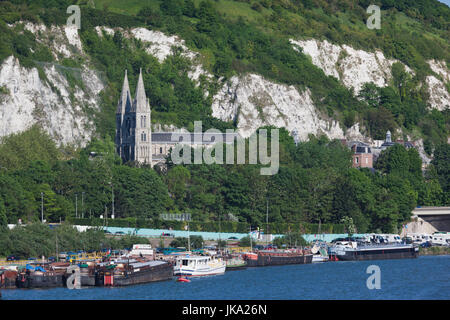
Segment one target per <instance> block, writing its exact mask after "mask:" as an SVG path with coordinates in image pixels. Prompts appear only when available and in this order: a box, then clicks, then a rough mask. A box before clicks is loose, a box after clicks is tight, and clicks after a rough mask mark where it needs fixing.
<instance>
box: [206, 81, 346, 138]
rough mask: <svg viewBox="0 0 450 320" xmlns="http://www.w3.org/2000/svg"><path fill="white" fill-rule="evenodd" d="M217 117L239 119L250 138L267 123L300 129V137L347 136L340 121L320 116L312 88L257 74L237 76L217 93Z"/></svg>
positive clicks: (239, 128)
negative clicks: (271, 79) (298, 88)
mask: <svg viewBox="0 0 450 320" xmlns="http://www.w3.org/2000/svg"><path fill="white" fill-rule="evenodd" d="M212 110H213V113H212V114H213V116H214V117H216V118H219V119H221V120H224V121H235V122H236V123H237V127H238V131H239V133H240V135H241V136H243V137H249V136H250V135H251V134H252V133H253V132H254V131H255V130H256V129H257V128H259V127H262V126H264V125H273V126H276V127H284V128H286V130H288V131H289V132H292V131H293V130H294V129H296V130H297V131H298V135H299V138H300V139H301V140H306V139H307V138H308V134H315V135H320V134H325V135H327V136H328V137H329V138H331V139H333V138H343V137H344V132H343V131H342V129H341V128H340V126H339V124H338V122H337V121H334V120H332V119H325V118H324V117H321V116H320V115H319V112H318V110H317V109H316V108H315V106H314V103H313V101H312V99H311V94H310V92H309V91H308V90H305V91H303V92H301V91H299V90H297V88H295V87H294V86H287V85H283V84H276V83H273V82H270V81H268V80H266V79H264V78H263V77H262V76H260V75H257V74H247V75H243V76H240V77H237V76H234V77H232V78H231V79H230V80H229V81H228V82H227V83H225V84H224V85H223V87H222V89H221V90H220V91H219V92H218V93H217V94H216V95H215V96H214V101H213V105H212Z"/></svg>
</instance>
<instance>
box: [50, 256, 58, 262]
mask: <svg viewBox="0 0 450 320" xmlns="http://www.w3.org/2000/svg"><path fill="white" fill-rule="evenodd" d="M48 261H49V262H55V261H56V258H55V257H49V258H48Z"/></svg>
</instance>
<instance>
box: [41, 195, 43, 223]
mask: <svg viewBox="0 0 450 320" xmlns="http://www.w3.org/2000/svg"><path fill="white" fill-rule="evenodd" d="M41 221H42V223H44V193H43V192H41Z"/></svg>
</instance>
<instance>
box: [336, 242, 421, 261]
mask: <svg viewBox="0 0 450 320" xmlns="http://www.w3.org/2000/svg"><path fill="white" fill-rule="evenodd" d="M329 253H330V256H331V257H335V259H336V258H337V260H340V261H361V260H385V259H410V258H417V257H418V256H419V248H418V247H416V246H414V245H413V244H370V245H367V244H360V243H358V242H337V243H336V245H335V246H333V247H330V252H329Z"/></svg>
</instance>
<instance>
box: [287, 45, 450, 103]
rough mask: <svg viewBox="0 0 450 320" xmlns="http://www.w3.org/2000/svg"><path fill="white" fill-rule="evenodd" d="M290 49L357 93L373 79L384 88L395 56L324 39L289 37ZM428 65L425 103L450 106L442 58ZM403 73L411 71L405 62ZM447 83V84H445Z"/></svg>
mask: <svg viewBox="0 0 450 320" xmlns="http://www.w3.org/2000/svg"><path fill="white" fill-rule="evenodd" d="M291 43H292V45H293V48H294V49H295V50H297V51H301V52H303V53H304V54H306V55H309V56H310V57H311V60H312V63H313V64H314V65H316V66H317V67H319V68H321V69H322V70H323V72H324V73H325V74H326V75H328V76H333V77H335V78H337V79H338V80H340V81H341V82H342V84H343V85H345V86H346V87H347V88H353V90H354V92H355V94H358V93H359V91H360V90H361V88H362V86H363V85H364V83H367V82H373V83H374V84H375V85H377V86H378V87H385V86H387V85H388V84H389V81H390V80H391V79H392V74H391V68H392V65H393V64H394V63H395V62H399V61H398V60H396V59H388V58H386V57H385V56H384V54H383V53H382V52H381V51H379V50H376V51H375V52H368V51H364V50H356V49H354V48H352V47H350V46H347V45H336V44H332V43H330V42H328V41H327V40H323V41H319V40H315V39H310V40H292V39H291ZM428 64H429V65H430V68H431V69H432V70H433V71H434V72H435V73H436V75H437V77H439V78H440V79H438V78H437V77H436V76H434V75H430V76H427V77H426V79H425V82H426V84H427V86H428V92H429V95H430V98H429V101H428V105H429V107H430V108H434V109H438V110H440V111H442V110H444V109H448V108H450V94H449V92H448V89H447V87H446V83H448V82H449V78H450V74H449V72H448V68H447V66H446V64H445V61H436V60H430V61H428ZM404 66H405V69H406V71H407V72H409V73H411V74H414V71H413V70H411V68H409V67H408V66H407V65H404ZM447 86H448V85H447Z"/></svg>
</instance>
